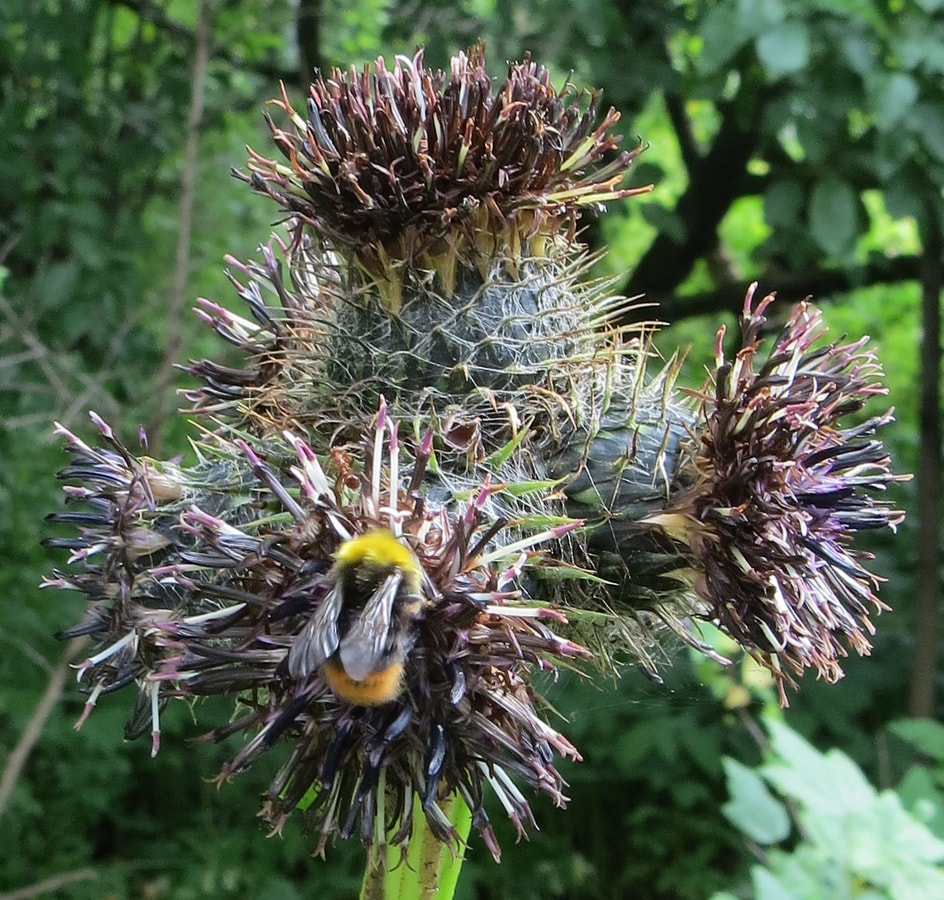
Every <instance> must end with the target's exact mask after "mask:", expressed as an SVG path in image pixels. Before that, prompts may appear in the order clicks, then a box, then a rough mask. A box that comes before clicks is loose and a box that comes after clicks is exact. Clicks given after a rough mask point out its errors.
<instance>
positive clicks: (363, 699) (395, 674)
mask: <svg viewBox="0 0 944 900" xmlns="http://www.w3.org/2000/svg"><path fill="white" fill-rule="evenodd" d="M322 672H323V674H324V678H325V681H327V682H328V686H329V687H330V688H331V690H332V691H334V693H335V696H337V697H338V699H340V700H344V701H345V702H346V703H351V704H353V705H354V706H381V705H382V704H384V703H389V702H390V701H391V700H396V699H397V697H399V696H400V692H401V681H402V679H403V664H402V663H394V664H393V665H391V666H387V668H386V669H380V670H379V671H377V672H372V673H371V674H370V675H368V676H367V677H366V678H365V679H364V680H363V681H355V680H354V679H353V678H351V676H350V675H348V674H347V672H345V671H344V667H343V666H342V665H341V663H340V662H339V661H338V660H337V659H335V658H332V659H329V660H328V661H327V662H326V663H325V664H324V666H323V667H322Z"/></svg>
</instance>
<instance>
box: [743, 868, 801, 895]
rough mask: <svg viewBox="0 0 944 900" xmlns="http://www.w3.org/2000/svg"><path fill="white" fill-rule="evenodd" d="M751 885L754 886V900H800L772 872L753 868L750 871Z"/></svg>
mask: <svg viewBox="0 0 944 900" xmlns="http://www.w3.org/2000/svg"><path fill="white" fill-rule="evenodd" d="M751 883H752V884H753V886H754V900H800V895H799V894H795V893H794V892H793V891H791V890H790V888H789V887H787V885H785V884H784V883H783V882H782V881H781V880H780V879H779V878H777V876H776V875H774V873H773V872H769V871H768V870H767V869H762V868H761V867H760V866H754V868H753V869H751Z"/></svg>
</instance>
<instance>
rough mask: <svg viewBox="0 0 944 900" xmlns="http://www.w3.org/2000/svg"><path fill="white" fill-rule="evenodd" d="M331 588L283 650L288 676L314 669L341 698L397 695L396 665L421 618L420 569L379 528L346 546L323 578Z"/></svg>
mask: <svg viewBox="0 0 944 900" xmlns="http://www.w3.org/2000/svg"><path fill="white" fill-rule="evenodd" d="M328 577H329V580H330V582H331V587H330V588H329V590H328V592H327V594H325V597H324V599H323V600H322V601H321V603H320V604H319V605H318V608H317V609H316V610H315V612H314V613H313V614H312V616H311V618H310V619H309V621H308V623H307V624H306V625H305V628H304V630H303V631H302V633H301V634H300V635H299V636H298V637H297V638H296V639H295V642H294V643H293V644H292V647H291V649H290V650H289V657H288V666H289V672H290V673H291V674H292V675H293V676H295V677H298V678H305V677H307V676H308V675H310V674H311V673H312V672H314V671H315V670H316V669H318V668H319V667H320V668H321V674H322V676H323V677H324V679H325V681H326V682H327V683H328V685H329V686H330V688H331V690H333V691H334V693H335V695H336V696H337V697H338V699H340V700H344V701H346V702H347V703H352V704H354V705H355V706H380V705H381V704H384V703H389V702H390V701H392V700H396V698H397V697H399V696H400V694H401V693H402V691H403V667H404V664H405V663H406V659H407V655H408V654H409V652H410V650H411V649H412V647H413V644H414V642H415V640H416V629H415V623H416V622H417V620H418V619H420V618H421V617H422V615H423V608H424V602H423V592H422V582H423V570H422V568H421V567H420V563H419V560H418V559H417V558H416V555H415V554H414V553H413V551H412V550H410V548H409V547H407V546H406V545H405V544H403V543H401V542H400V541H399V540H397V538H396V537H395V536H394V535H393V533H392V532H390V531H388V530H387V529H385V528H378V529H375V530H373V531H368V532H365V533H364V534H361V535H358V536H357V537H353V538H351V539H350V540H348V541H345V542H344V543H343V544H341V546H340V547H339V548H338V550H337V552H336V553H335V554H334V565H333V566H332V568H331V571H330V572H329V573H328Z"/></svg>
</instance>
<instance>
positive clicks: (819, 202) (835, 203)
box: [809, 176, 859, 256]
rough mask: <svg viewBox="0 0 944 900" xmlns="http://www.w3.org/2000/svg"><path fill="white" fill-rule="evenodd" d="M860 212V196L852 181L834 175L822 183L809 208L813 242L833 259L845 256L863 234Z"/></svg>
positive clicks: (817, 185)
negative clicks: (860, 227)
mask: <svg viewBox="0 0 944 900" xmlns="http://www.w3.org/2000/svg"><path fill="white" fill-rule="evenodd" d="M858 212H859V197H858V195H857V194H856V192H855V191H854V190H853V188H852V186H851V185H850V184H849V183H848V182H846V181H842V180H841V179H839V178H836V177H834V176H827V177H826V178H823V179H822V180H821V181H818V182H817V183H816V187H814V188H813V195H812V197H811V198H810V209H809V226H810V234H811V235H812V236H813V240H814V241H816V243H817V244H819V246H820V247H822V248H823V250H825V251H826V253H828V254H829V255H830V256H845V255H846V254H848V253H849V251H850V250H852V247H853V245H854V243H855V239H856V236H857V235H858V233H859V215H858Z"/></svg>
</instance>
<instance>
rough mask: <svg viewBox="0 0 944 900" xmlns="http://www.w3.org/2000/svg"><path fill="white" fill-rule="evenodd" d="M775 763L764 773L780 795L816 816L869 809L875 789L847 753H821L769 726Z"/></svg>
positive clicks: (775, 725) (796, 736) (772, 724)
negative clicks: (797, 802)
mask: <svg viewBox="0 0 944 900" xmlns="http://www.w3.org/2000/svg"><path fill="white" fill-rule="evenodd" d="M767 726H768V730H769V731H770V736H771V748H772V750H773V755H774V760H773V761H771V762H769V763H767V764H765V765H764V766H763V767H762V768H761V773H762V774H763V776H764V777H765V778H766V779H767V781H769V782H770V783H771V784H772V785H773V786H774V787H776V788H777V790H778V791H780V793H782V794H785V795H786V796H788V797H792V798H794V799H796V800H798V801H799V802H800V803H801V804H802V805H803V806H804V807H806V808H808V809H809V810H811V811H812V812H813V813H814V814H821V815H823V816H830V815H834V814H835V813H836V812H837V811H851V812H855V811H860V810H863V809H867V808H868V807H869V805H870V804H871V803H872V802H873V801H874V799H875V789H874V788H873V787H872V786H871V785H870V784H869V782H868V781H867V780H866V778H865V776H864V775H863V774H862V770H861V769H860V768H859V767H858V766H857V765H856V764H855V763H854V762H853V761H852V760H851V759H849V757H848V756H846V755H845V754H844V753H842V752H840V751H839V750H830V751H829V752H828V753H820V752H819V751H818V750H817V749H816V748H815V747H813V746H812V744H810V743H809V742H808V741H806V740H805V739H804V738H802V737H800V735H799V734H797V733H796V732H795V731H793V730H792V729H791V728H788V727H787V726H786V725H784V724H783V723H781V722H777V721H775V720H770V721H769V722H768V723H767Z"/></svg>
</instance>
